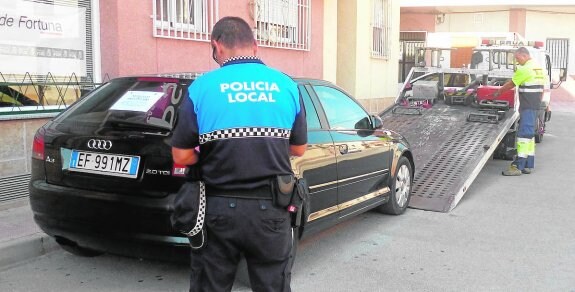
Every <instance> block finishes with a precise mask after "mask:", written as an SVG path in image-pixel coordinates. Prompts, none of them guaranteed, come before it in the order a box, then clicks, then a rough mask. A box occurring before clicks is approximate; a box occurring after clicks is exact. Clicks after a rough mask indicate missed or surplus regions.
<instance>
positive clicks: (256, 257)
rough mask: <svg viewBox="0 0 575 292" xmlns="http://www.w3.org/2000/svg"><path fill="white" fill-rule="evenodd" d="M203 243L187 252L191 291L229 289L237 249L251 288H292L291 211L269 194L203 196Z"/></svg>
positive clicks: (234, 271)
mask: <svg viewBox="0 0 575 292" xmlns="http://www.w3.org/2000/svg"><path fill="white" fill-rule="evenodd" d="M205 224H206V226H207V245H206V246H205V247H204V248H202V249H200V250H196V251H192V254H191V278H190V291H231V289H232V285H233V282H234V279H235V274H236V270H237V266H238V262H239V261H240V257H241V255H244V256H245V259H246V263H247V266H248V274H249V277H250V284H251V289H252V290H253V291H256V292H257V291H278V292H279V291H291V290H290V280H291V266H292V264H293V257H294V256H295V249H294V248H293V242H294V241H293V240H294V236H293V233H292V228H291V220H290V213H288V212H287V210H285V209H280V208H276V207H274V206H273V205H272V201H271V200H267V199H243V198H230V197H217V196H208V197H207V209H206V221H205Z"/></svg>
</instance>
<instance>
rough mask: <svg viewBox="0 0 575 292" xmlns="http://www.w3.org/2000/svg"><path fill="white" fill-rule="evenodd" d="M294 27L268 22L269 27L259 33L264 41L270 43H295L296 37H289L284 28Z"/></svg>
mask: <svg viewBox="0 0 575 292" xmlns="http://www.w3.org/2000/svg"><path fill="white" fill-rule="evenodd" d="M286 29H290V30H291V29H292V28H286V27H285V26H280V25H274V24H268V26H267V29H261V30H260V33H259V38H260V40H262V41H268V42H270V43H293V42H294V37H293V36H289V37H287V36H286V34H285V33H284V32H283V30H286ZM288 35H289V33H288Z"/></svg>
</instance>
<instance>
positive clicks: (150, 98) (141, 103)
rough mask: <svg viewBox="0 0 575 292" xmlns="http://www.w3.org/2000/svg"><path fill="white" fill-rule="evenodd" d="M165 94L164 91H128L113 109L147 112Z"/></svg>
mask: <svg viewBox="0 0 575 292" xmlns="http://www.w3.org/2000/svg"><path fill="white" fill-rule="evenodd" d="M162 95H164V93H163V92H153V91H128V92H126V94H124V95H123V96H122V97H120V99H118V101H116V103H114V105H113V106H112V107H111V108H110V109H111V110H118V111H133V112H147V111H148V110H149V109H150V108H151V107H152V106H153V105H154V104H155V103H156V102H158V100H159V99H160V98H161V97H162Z"/></svg>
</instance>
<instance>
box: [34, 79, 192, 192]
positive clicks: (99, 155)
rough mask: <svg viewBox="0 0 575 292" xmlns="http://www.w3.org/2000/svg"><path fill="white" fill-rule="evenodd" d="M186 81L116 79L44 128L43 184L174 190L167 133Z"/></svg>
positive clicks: (177, 178) (179, 174)
mask: <svg viewBox="0 0 575 292" xmlns="http://www.w3.org/2000/svg"><path fill="white" fill-rule="evenodd" d="M188 84H189V80H188V81H187V82H185V81H184V82H182V81H180V80H178V79H173V78H159V77H144V78H121V79H115V80H113V81H111V82H109V83H107V84H105V85H103V86H102V87H100V88H98V89H96V90H95V91H94V92H92V93H90V94H89V95H87V96H86V97H84V98H82V99H81V100H80V101H79V102H77V103H76V104H74V105H73V106H71V107H70V108H69V109H67V110H66V111H65V112H63V113H62V114H60V115H59V116H58V117H56V118H55V119H54V120H53V121H52V122H51V123H49V124H47V125H46V126H45V134H44V135H45V136H44V154H45V159H44V169H45V172H46V181H47V182H48V183H50V184H55V185H61V186H65V187H70V188H73V189H78V190H81V189H88V190H92V191H99V192H102V193H115V194H125V195H135V196H153V197H158V196H165V195H167V193H168V192H172V191H176V190H177V188H178V186H179V185H180V183H181V182H182V180H183V171H181V170H179V167H178V166H176V167H177V168H178V169H175V166H174V164H173V162H172V156H171V146H170V139H171V130H172V128H173V126H174V124H175V122H176V118H177V109H178V106H179V104H180V102H181V100H182V99H183V97H184V96H185V95H186V94H185V93H186V90H187V85H188Z"/></svg>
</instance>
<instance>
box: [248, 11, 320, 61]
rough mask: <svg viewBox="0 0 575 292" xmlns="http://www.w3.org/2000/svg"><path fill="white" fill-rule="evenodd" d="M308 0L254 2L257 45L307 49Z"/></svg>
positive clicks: (309, 27) (308, 30) (308, 25)
mask: <svg viewBox="0 0 575 292" xmlns="http://www.w3.org/2000/svg"><path fill="white" fill-rule="evenodd" d="M310 1H311V0H255V1H254V20H255V22H256V39H257V41H258V45H260V46H264V47H275V48H284V49H294V50H309V49H310V39H311V15H310V13H311V12H310V11H311V2H310Z"/></svg>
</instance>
